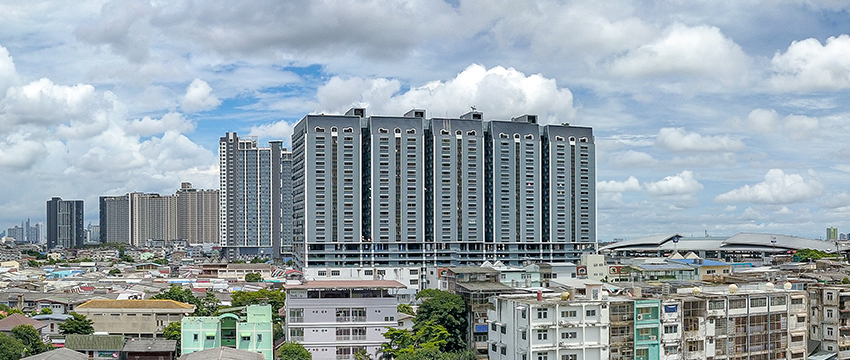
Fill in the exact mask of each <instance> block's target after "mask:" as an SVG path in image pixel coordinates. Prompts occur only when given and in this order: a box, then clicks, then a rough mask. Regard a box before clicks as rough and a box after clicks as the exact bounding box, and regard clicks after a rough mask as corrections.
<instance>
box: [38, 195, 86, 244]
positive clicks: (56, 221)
mask: <svg viewBox="0 0 850 360" xmlns="http://www.w3.org/2000/svg"><path fill="white" fill-rule="evenodd" d="M83 210H84V209H83V201H82V200H62V199H61V198H59V197H54V198H52V199H50V200H48V201H47V248H48V249H53V248H56V247H62V248H66V249H68V248H79V247H82V246H83V243H84V242H85V240H86V229H85V227H84V226H83V219H84V216H83V214H84V212H83Z"/></svg>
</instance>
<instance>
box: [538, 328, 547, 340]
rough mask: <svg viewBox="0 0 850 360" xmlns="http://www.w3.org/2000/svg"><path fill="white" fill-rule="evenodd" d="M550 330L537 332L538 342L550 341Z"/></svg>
mask: <svg viewBox="0 0 850 360" xmlns="http://www.w3.org/2000/svg"><path fill="white" fill-rule="evenodd" d="M548 339H549V330H537V340H548Z"/></svg>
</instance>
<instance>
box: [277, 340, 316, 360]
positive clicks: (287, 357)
mask: <svg viewBox="0 0 850 360" xmlns="http://www.w3.org/2000/svg"><path fill="white" fill-rule="evenodd" d="M277 357H278V358H280V359H282V360H312V359H313V354H310V352H309V351H307V349H305V348H304V345H301V344H299V343H297V342H291V341H288V342H285V343H283V345H281V346H280V348H278V349H277Z"/></svg>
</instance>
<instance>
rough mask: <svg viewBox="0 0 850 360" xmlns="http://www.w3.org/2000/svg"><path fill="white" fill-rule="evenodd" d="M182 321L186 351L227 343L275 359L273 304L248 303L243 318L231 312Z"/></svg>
mask: <svg viewBox="0 0 850 360" xmlns="http://www.w3.org/2000/svg"><path fill="white" fill-rule="evenodd" d="M180 324H181V334H180V339H181V341H180V344H181V351H182V353H183V354H188V353H192V352H196V351H201V350H206V349H211V348H216V347H220V346H226V347H232V348H236V349H240V350H247V351H251V352H257V353H262V354H263V355H265V357H266V359H269V360H271V359H274V337H273V328H272V308H271V305H249V306H248V307H247V315H246V316H245V317H244V318H240V317H239V316H237V315H235V314H232V313H228V314H222V315H220V316H195V317H184V318H183V320H182V321H181V322H180Z"/></svg>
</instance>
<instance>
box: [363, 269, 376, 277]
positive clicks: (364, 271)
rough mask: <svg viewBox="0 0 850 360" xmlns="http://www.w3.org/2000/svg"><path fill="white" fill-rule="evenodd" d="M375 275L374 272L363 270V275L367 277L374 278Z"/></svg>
mask: <svg viewBox="0 0 850 360" xmlns="http://www.w3.org/2000/svg"><path fill="white" fill-rule="evenodd" d="M373 273H374V271H373V270H363V275H366V276H372V274H373Z"/></svg>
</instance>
